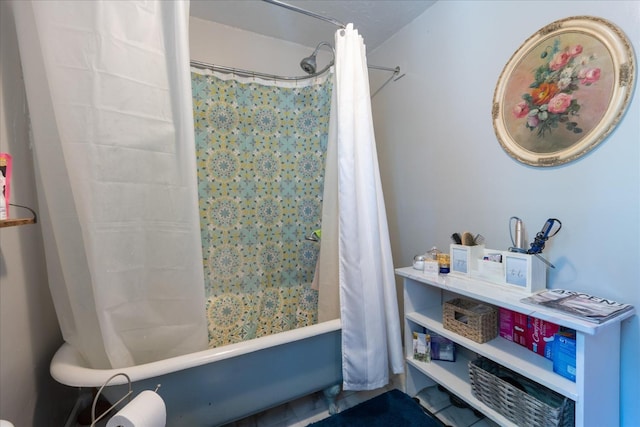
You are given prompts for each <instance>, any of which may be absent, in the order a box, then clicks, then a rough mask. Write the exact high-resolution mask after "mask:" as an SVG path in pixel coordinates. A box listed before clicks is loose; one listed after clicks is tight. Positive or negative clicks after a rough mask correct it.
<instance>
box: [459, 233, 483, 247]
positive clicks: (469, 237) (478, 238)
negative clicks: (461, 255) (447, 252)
mask: <svg viewBox="0 0 640 427" xmlns="http://www.w3.org/2000/svg"><path fill="white" fill-rule="evenodd" d="M451 240H452V241H453V243H455V244H456V245H463V246H478V245H483V244H484V236H483V235H482V234H475V235H474V234H471V233H470V232H469V231H465V232H464V233H462V235H460V234H459V233H453V234H452V235H451Z"/></svg>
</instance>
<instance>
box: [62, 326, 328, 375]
mask: <svg viewBox="0 0 640 427" xmlns="http://www.w3.org/2000/svg"><path fill="white" fill-rule="evenodd" d="M340 329H341V321H340V319H334V320H329V321H326V322H322V323H318V324H316V325H311V326H305V327H302V328H298V329H293V330H290V331H285V332H280V333H278V334H273V335H268V336H264V337H260V338H255V339H252V340H249V341H243V342H240V343H236V344H229V345H225V346H224V347H219V348H212V349H206V350H202V351H198V352H195V353H191V354H185V355H182V356H176V357H172V358H169V359H165V360H160V361H157V362H150V363H145V364H143V365H137V366H131V367H127V368H114V369H92V368H89V367H87V366H86V365H87V363H86V361H85V360H84V358H83V357H82V356H81V355H80V354H79V353H78V352H77V351H76V350H75V349H74V348H73V347H72V346H71V345H70V344H68V343H66V342H65V343H64V344H62V346H61V347H60V348H59V349H58V351H57V352H56V354H55V355H54V356H53V359H51V364H50V367H49V370H50V373H51V376H52V377H53V378H54V379H55V380H56V381H58V382H59V383H61V384H65V385H68V386H71V387H100V386H102V385H103V384H104V383H105V382H106V381H107V380H108V379H109V378H110V377H112V376H113V375H115V374H120V373H125V374H127V375H128V376H129V378H130V379H131V381H132V382H135V381H141V380H146V379H150V378H155V377H159V376H161V375H165V374H170V373H172V372H178V371H181V370H184V369H189V368H194V367H197V366H202V365H206V364H209V363H214V362H217V361H220V360H224V359H228V358H233V357H237V356H241V355H243V354H247V353H252V352H254V351H259V350H263V349H266V348H270V347H275V346H278V345H282V344H287V343H290V342H294V341H299V340H303V339H306V338H311V337H314V336H317V335H322V334H326V333H330V332H334V331H338V330H340ZM126 383H127V380H126V378H125V377H124V376H122V375H119V376H117V377H115V378H113V379H112V380H111V381H109V385H120V384H126Z"/></svg>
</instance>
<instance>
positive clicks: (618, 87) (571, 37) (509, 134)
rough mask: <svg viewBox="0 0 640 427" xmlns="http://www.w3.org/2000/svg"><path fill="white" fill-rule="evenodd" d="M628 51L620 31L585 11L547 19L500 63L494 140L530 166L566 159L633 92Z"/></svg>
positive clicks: (616, 116)
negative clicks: (547, 20) (504, 62)
mask: <svg viewBox="0 0 640 427" xmlns="http://www.w3.org/2000/svg"><path fill="white" fill-rule="evenodd" d="M634 77H635V63H634V53H633V49H632V47H631V43H630V42H629V40H628V39H627V37H626V36H625V35H624V33H623V32H622V31H621V30H620V29H619V28H618V27H617V26H615V25H613V24H612V23H611V22H609V21H606V20H604V19H601V18H595V17H591V16H574V17H569V18H565V19H561V20H558V21H555V22H553V23H551V24H549V25H547V26H545V27H543V28H541V29H540V30H539V31H538V32H537V33H535V34H534V35H532V36H531V37H529V38H528V39H527V40H526V41H525V42H524V43H523V44H522V46H520V48H519V49H518V50H517V51H516V52H515V53H514V54H513V55H512V56H511V58H510V59H509V61H508V62H507V64H506V65H505V67H504V69H503V71H502V73H501V74H500V77H499V79H498V83H497V85H496V89H495V92H494V97H493V108H492V118H493V128H494V131H495V134H496V136H497V138H498V141H499V142H500V145H501V146H502V148H503V149H504V150H505V151H506V152H507V153H508V154H509V155H510V156H512V157H513V158H514V159H516V160H518V161H520V162H522V163H525V164H528V165H531V166H542V167H544V166H557V165H561V164H564V163H568V162H571V161H574V160H576V159H578V158H580V157H582V156H583V155H585V154H586V153H588V152H589V151H591V150H592V149H594V148H595V147H596V146H597V145H598V144H599V143H600V142H602V141H603V140H604V139H605V138H606V137H607V136H608V135H609V134H610V133H611V131H612V130H613V129H614V128H615V127H616V125H617V124H618V122H619V121H620V119H621V118H622V116H623V114H624V112H625V110H626V108H627V107H628V105H629V103H630V100H631V96H632V94H633V87H634V80H635V79H634Z"/></svg>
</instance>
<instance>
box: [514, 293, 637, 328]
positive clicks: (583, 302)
mask: <svg viewBox="0 0 640 427" xmlns="http://www.w3.org/2000/svg"><path fill="white" fill-rule="evenodd" d="M521 301H522V302H524V303H527V304H533V305H539V306H543V307H548V308H552V309H554V310H557V311H560V312H562V313H565V314H568V315H571V316H575V317H577V318H579V319H583V320H586V321H589V322H593V323H602V322H604V321H605V320H609V319H611V318H612V317H615V316H618V315H620V314H622V313H624V312H626V311H629V310H631V309H632V308H633V306H632V305H630V304H622V303H619V302H615V301H612V300H610V299H606V298H601V297H596V296H593V295H589V294H585V293H584V292H576V291H567V290H563V289H547V290H544V291H541V292H538V293H536V294H533V295H531V296H530V297H526V298H523V299H522V300H521Z"/></svg>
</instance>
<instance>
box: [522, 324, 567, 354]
mask: <svg viewBox="0 0 640 427" xmlns="http://www.w3.org/2000/svg"><path fill="white" fill-rule="evenodd" d="M558 331H560V326H559V325H556V324H555V323H551V322H546V321H544V320H540V319H537V318H535V317H531V316H528V321H527V334H526V343H527V348H528V349H529V350H531V351H533V352H534V353H537V354H539V355H541V356H544V355H545V353H544V349H545V347H546V346H547V343H548V342H549V341H553V335H554V334H556V333H558Z"/></svg>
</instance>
